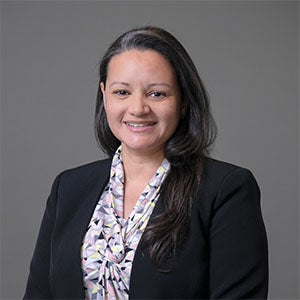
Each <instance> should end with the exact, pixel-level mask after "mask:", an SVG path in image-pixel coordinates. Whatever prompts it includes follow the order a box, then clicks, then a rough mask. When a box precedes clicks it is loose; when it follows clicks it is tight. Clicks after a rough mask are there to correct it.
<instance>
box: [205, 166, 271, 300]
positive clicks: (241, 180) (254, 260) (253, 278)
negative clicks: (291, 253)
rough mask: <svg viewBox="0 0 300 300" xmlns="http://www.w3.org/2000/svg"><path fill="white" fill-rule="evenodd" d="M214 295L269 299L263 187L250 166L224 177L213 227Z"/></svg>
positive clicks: (213, 296) (212, 295)
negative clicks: (262, 208)
mask: <svg viewBox="0 0 300 300" xmlns="http://www.w3.org/2000/svg"><path fill="white" fill-rule="evenodd" d="M209 242H210V275H209V291H210V298H211V299H266V298H267V293H268V247H267V238H266V231H265V227H264V223H263V219H262V214H261V207H260V190H259V187H258V185H257V183H256V180H255V178H254V177H253V175H252V173H251V172H250V171H249V170H246V169H243V168H236V169H234V170H233V171H231V172H230V174H229V175H227V176H226V178H225V179H224V180H223V182H222V184H221V187H220V189H219V191H218V194H217V196H216V199H215V202H214V209H213V215H212V219H211V227H210V241H209Z"/></svg>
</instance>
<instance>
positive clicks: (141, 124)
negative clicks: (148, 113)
mask: <svg viewBox="0 0 300 300" xmlns="http://www.w3.org/2000/svg"><path fill="white" fill-rule="evenodd" d="M125 124H126V125H127V126H129V127H132V128H143V127H149V126H153V125H155V124H156V123H155V122H150V123H129V122H125Z"/></svg>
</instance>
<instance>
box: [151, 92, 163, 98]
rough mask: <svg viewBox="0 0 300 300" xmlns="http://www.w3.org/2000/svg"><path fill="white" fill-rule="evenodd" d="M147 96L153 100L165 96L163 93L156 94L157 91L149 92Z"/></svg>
mask: <svg viewBox="0 0 300 300" xmlns="http://www.w3.org/2000/svg"><path fill="white" fill-rule="evenodd" d="M149 95H150V96H151V97H153V98H164V97H166V96H167V94H166V93H165V92H158V91H154V92H151V93H150V94H149Z"/></svg>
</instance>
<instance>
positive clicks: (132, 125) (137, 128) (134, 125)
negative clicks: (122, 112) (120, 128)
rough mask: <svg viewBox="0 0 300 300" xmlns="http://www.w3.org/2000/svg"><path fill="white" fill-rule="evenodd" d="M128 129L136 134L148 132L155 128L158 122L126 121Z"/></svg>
mask: <svg viewBox="0 0 300 300" xmlns="http://www.w3.org/2000/svg"><path fill="white" fill-rule="evenodd" d="M124 123H125V125H126V126H127V128H128V129H129V130H131V131H134V132H146V131H149V130H151V129H152V128H153V126H154V125H155V124H156V122H153V121H142V122H141V121H139V122H136V121H126V122H124Z"/></svg>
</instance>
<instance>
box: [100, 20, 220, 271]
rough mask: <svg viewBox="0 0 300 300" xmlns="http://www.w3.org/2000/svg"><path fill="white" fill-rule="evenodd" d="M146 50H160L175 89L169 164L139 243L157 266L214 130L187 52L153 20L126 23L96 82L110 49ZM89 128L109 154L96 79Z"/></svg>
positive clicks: (182, 223)
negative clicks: (176, 117) (177, 109)
mask: <svg viewBox="0 0 300 300" xmlns="http://www.w3.org/2000/svg"><path fill="white" fill-rule="evenodd" d="M133 49H134V50H141V51H143V50H152V51H156V52H158V53H160V54H161V55H162V56H163V57H164V58H165V59H166V60H167V61H169V63H170V64H171V66H172V67H173V69H174V71H175V74H176V76H177V82H178V86H179V90H180V95H181V103H182V107H183V108H182V109H183V113H182V117H181V119H180V121H179V123H178V126H177V129H176V130H175V132H174V134H173V135H172V136H171V137H170V139H169V140H168V141H167V142H166V145H165V149H164V154H165V157H166V158H167V159H168V161H169V162H170V164H171V169H170V172H169V173H168V175H167V176H166V179H165V180H164V182H163V184H162V186H161V189H160V195H159V201H161V203H162V204H163V207H164V210H163V212H162V213H161V214H159V215H158V216H156V218H154V220H153V221H152V222H151V223H149V224H148V226H147V227H146V229H145V232H144V234H143V236H142V240H141V243H142V246H143V247H148V248H149V254H150V258H151V260H152V262H153V263H154V264H155V266H156V267H158V269H160V267H159V266H160V265H161V263H162V262H163V261H164V260H165V259H166V258H168V257H172V256H173V255H174V253H175V251H176V249H177V248H178V247H180V245H181V244H182V242H183V241H184V238H185V236H186V233H187V231H188V228H189V221H190V215H191V207H192V202H193V200H194V199H195V196H196V194H197V191H198V189H199V184H200V181H201V180H202V178H203V167H204V160H205V157H206V156H208V155H209V152H210V150H211V146H212V145H213V143H214V140H215V136H216V125H215V122H214V120H213V118H212V115H211V111H210V104H209V98H208V94H207V92H206V90H205V87H204V85H203V83H202V80H201V79H200V76H199V74H198V72H197V69H196V67H195V65H194V63H193V61H192V60H191V58H190V56H189V54H188V53H187V51H186V50H185V49H184V47H183V46H182V45H181V44H180V42H179V41H178V40H177V39H176V38H175V37H174V36H173V35H171V34H170V33H169V32H167V31H166V30H164V29H162V28H158V27H154V26H145V27H140V28H135V29H132V30H130V31H128V32H126V33H124V34H122V35H121V36H120V37H119V38H117V39H116V41H114V42H113V43H112V44H111V46H110V47H109V48H108V50H107V51H106V53H105V54H104V56H103V58H102V61H101V64H100V83H101V82H102V83H103V84H104V85H105V84H106V79H107V69H108V65H109V62H110V60H111V59H112V57H114V56H115V55H118V54H121V53H123V52H125V51H129V50H133ZM95 131H96V138H97V141H98V143H99V145H100V147H101V148H102V150H103V151H104V152H105V153H106V154H108V155H109V156H110V157H112V156H113V155H114V153H115V151H116V149H117V148H118V146H119V145H120V141H119V140H118V139H117V138H116V137H115V136H114V135H113V133H112V132H111V130H110V128H109V126H108V122H107V117H106V112H105V110H104V105H103V95H102V92H101V88H100V84H99V89H98V93H97V103H96V114H95Z"/></svg>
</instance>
